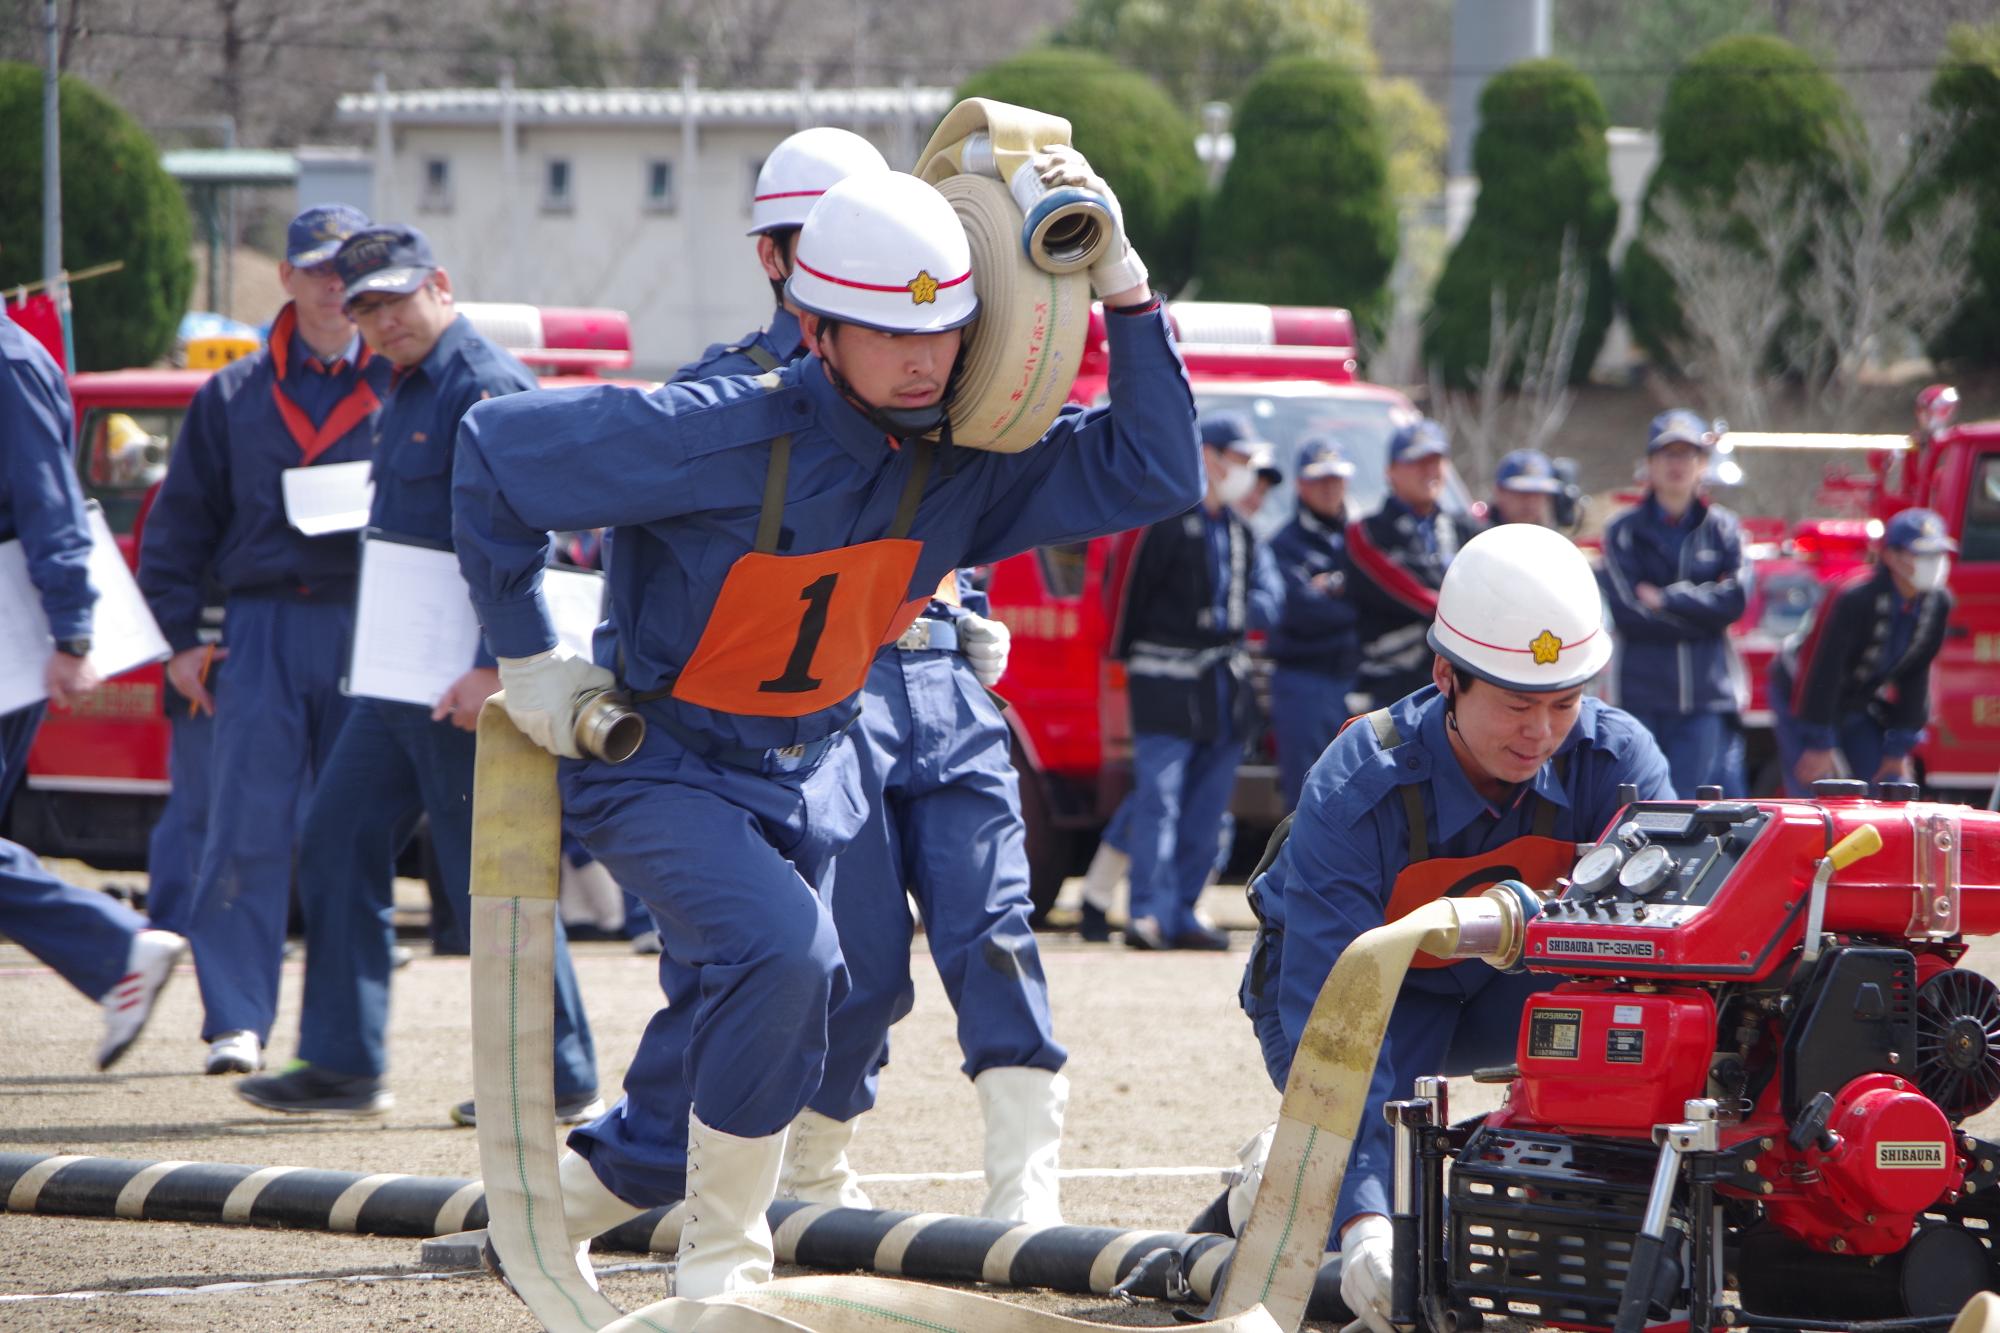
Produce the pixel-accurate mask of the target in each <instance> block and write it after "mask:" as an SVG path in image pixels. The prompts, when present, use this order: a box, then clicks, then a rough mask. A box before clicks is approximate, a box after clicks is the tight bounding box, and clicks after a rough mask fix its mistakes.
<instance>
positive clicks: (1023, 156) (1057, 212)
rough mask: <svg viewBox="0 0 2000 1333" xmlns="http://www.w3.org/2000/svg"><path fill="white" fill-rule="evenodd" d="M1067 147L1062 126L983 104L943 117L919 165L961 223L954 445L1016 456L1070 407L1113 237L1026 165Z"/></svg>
mask: <svg viewBox="0 0 2000 1333" xmlns="http://www.w3.org/2000/svg"><path fill="white" fill-rule="evenodd" d="M1069 142H1070V126H1069V122H1068V121H1067V120H1064V119H1063V118H1062V117H1060V116H1048V115H1043V114H1042V113H1041V112H1039V111H1030V110H1028V109H1027V108H1025V107H1018V106H1010V105H1008V104H1007V103H1005V102H994V101H989V100H987V99H986V98H983V97H973V98H968V99H966V100H965V101H963V102H960V103H959V104H958V105H957V106H955V107H953V108H952V109H951V110H950V111H949V112H947V113H946V114H945V117H944V119H943V120H942V121H940V122H939V123H938V128H937V132H936V133H934V134H933V135H932V136H931V141H930V142H929V143H928V144H926V145H925V146H924V150H923V152H921V153H919V154H918V155H917V170H916V175H918V176H919V177H921V178H922V179H924V180H926V181H928V182H930V183H931V184H932V185H934V186H936V187H937V189H938V192H939V193H941V194H942V195H944V197H945V198H946V199H947V200H949V201H950V202H951V206H952V208H953V209H954V210H955V211H956V212H957V213H958V217H959V221H960V222H962V223H964V224H965V234H966V239H967V241H969V242H970V243H971V246H972V274H973V282H974V283H975V285H976V286H977V287H978V290H979V321H978V322H977V323H976V324H974V325H973V326H972V328H971V329H970V330H969V331H968V333H967V344H966V350H965V360H964V363H963V364H962V365H961V366H960V368H959V372H958V383H957V387H956V389H955V391H954V393H953V395H952V400H951V429H952V441H953V443H955V444H961V445H964V446H966V447H968V448H972V449H990V450H993V451H995V452H998V453H1018V452H1019V451H1020V450H1023V449H1026V448H1027V447H1028V446H1029V445H1031V444H1033V443H1034V442H1035V441H1036V440H1039V439H1040V438H1041V437H1042V432H1044V431H1046V430H1047V429H1048V428H1049V423H1051V422H1052V421H1054V420H1055V418H1056V413H1057V412H1059V411H1061V410H1062V406H1063V404H1064V403H1065V402H1067V401H1068V399H1069V390H1070V385H1071V384H1073V383H1074V382H1075V380H1076V372H1077V364H1078V360H1079V358H1080V357H1081V356H1082V355H1083V342H1084V336H1085V334H1086V332H1087V331H1088V328H1089V324H1090V280H1089V279H1088V278H1087V277H1085V276H1084V270H1085V269H1087V268H1089V267H1090V265H1091V264H1093V263H1095V262H1096V261H1097V259H1098V257H1099V256H1100V255H1101V253H1102V252H1103V250H1104V247H1105V246H1106V245H1107V244H1108V243H1109V241H1110V238H1111V226H1110V220H1111V215H1110V212H1109V210H1108V208H1107V207H1106V205H1105V203H1104V201H1103V200H1102V199H1101V198H1098V197H1097V196H1096V195H1093V194H1090V193H1088V192H1086V191H1083V190H1078V189H1074V188H1058V189H1055V190H1050V189H1048V188H1046V187H1044V186H1043V185H1042V183H1041V181H1040V179H1039V177H1038V176H1037V174H1036V172H1035V170H1034V168H1033V165H1032V164H1031V163H1030V161H1029V159H1030V157H1031V156H1032V154H1033V153H1034V151H1035V150H1036V149H1038V148H1046V147H1050V146H1052V145H1055V144H1067V143H1069Z"/></svg>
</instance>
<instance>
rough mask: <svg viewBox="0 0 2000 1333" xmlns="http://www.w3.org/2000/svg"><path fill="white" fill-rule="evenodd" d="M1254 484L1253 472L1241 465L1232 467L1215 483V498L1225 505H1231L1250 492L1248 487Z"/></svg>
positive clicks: (1255, 481) (1255, 482)
mask: <svg viewBox="0 0 2000 1333" xmlns="http://www.w3.org/2000/svg"><path fill="white" fill-rule="evenodd" d="M1256 484H1257V474H1256V473H1255V472H1252V471H1251V470H1250V469H1249V468H1247V467H1243V466H1241V465H1238V466H1236V467H1232V468H1230V469H1229V471H1227V472H1225V473H1223V474H1222V476H1221V478H1220V479H1219V480H1217V482H1216V483H1215V498H1216V499H1218V500H1220V501H1222V503H1224V504H1226V505H1233V504H1235V503H1236V502H1237V501H1238V500H1241V499H1242V498H1243V497H1244V496H1246V495H1248V494H1250V488H1251V487H1252V486H1255V485H1256Z"/></svg>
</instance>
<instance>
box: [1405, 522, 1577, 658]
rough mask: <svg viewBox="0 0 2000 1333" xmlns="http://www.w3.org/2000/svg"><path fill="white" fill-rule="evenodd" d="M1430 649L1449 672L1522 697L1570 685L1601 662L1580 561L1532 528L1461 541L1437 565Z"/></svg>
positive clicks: (1508, 527)
mask: <svg viewBox="0 0 2000 1333" xmlns="http://www.w3.org/2000/svg"><path fill="white" fill-rule="evenodd" d="M1430 645H1431V648H1432V649H1433V650H1434V651H1436V652H1437V654H1438V655H1439V656H1440V657H1443V658H1444V659H1445V660H1446V661H1448V662H1450V663H1451V664H1452V665H1453V666H1456V667H1460V668H1462V669H1464V670H1465V671H1467V672H1469V673H1471V674H1472V675H1474V676H1477V677H1478V678H1479V679H1481V680H1484V681H1490V682H1491V683H1493V684H1495V685H1498V686H1500V687H1502V688H1503V689H1509V690H1519V691H1522V692H1523V693H1528V694H1542V693H1548V692H1551V691H1555V690H1567V689H1573V688H1575V687H1576V686H1578V685H1581V684H1583V683H1584V682H1585V681H1587V680H1589V679H1590V678H1591V677H1592V676H1595V675H1596V674H1597V673H1598V672H1600V671H1602V670H1604V668H1605V666H1606V665H1607V664H1608V663H1609V662H1610V661H1611V635H1610V633H1609V631H1607V630H1606V629H1605V627H1604V603H1603V601H1602V599H1601V598H1600V597H1599V595H1598V591H1597V577H1596V575H1594V574H1593V573H1591V569H1590V562H1589V561H1588V560H1586V559H1585V558H1584V555H1583V552H1581V551H1579V550H1577V549H1576V545H1575V544H1574V543H1573V542H1571V541H1570V539H1569V538H1567V537H1565V536H1563V535H1562V534H1561V533H1559V532H1554V531H1551V530H1550V529H1548V528H1545V527H1542V526H1541V525H1540V524H1537V523H1505V524H1502V525H1501V526H1499V527H1497V528H1488V529H1487V530H1486V531H1485V532H1482V533H1480V534H1479V535H1478V536H1477V537H1474V538H1473V539H1472V540H1471V541H1469V542H1467V543H1466V544H1465V546H1464V547H1463V548H1462V549H1461V550H1460V551H1459V553H1458V555H1457V556H1456V557H1454V558H1453V560H1452V562H1451V564H1450V565H1448V566H1446V568H1445V572H1444V586H1443V587H1441V588H1439V589H1438V609H1437V617H1436V619H1434V620H1433V621H1432V622H1431V631H1430Z"/></svg>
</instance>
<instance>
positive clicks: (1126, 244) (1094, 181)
mask: <svg viewBox="0 0 2000 1333" xmlns="http://www.w3.org/2000/svg"><path fill="white" fill-rule="evenodd" d="M1028 165H1029V166H1030V167H1031V168H1033V170H1034V171H1035V173H1036V175H1037V177H1038V178H1039V179H1040V181H1041V183H1042V185H1043V187H1044V188H1046V189H1051V190H1053V189H1056V188H1058V187H1060V186H1064V185H1073V186H1075V187H1076V188H1077V189H1079V190H1088V191H1089V192H1090V193H1092V194H1094V195H1098V196H1099V197H1101V198H1102V199H1103V200H1104V206H1105V207H1106V208H1108V209H1110V210H1111V241H1110V243H1109V244H1108V245H1106V246H1105V247H1104V257H1103V258H1101V259H1099V260H1098V261H1097V262H1096V263H1095V264H1093V265H1091V269H1090V289H1091V290H1092V291H1094V292H1096V293H1097V294H1098V295H1099V296H1116V295H1117V294H1118V293H1120V292H1129V291H1131V290H1132V289H1133V288H1134V287H1141V286H1144V285H1145V282H1146V263H1145V261H1144V260H1142V259H1140V258H1139V252H1138V251H1137V250H1134V249H1133V248H1132V242H1131V241H1129V240H1127V239H1126V237H1125V213H1124V210H1123V209H1121V208H1119V206H1118V196H1117V195H1115V194H1113V193H1111V187H1110V186H1109V185H1107V184H1105V183H1104V177H1102V176H1100V175H1098V174H1097V172H1096V170H1095V169H1094V168H1093V167H1092V166H1091V165H1090V163H1089V161H1087V160H1086V159H1085V158H1084V156H1083V154H1082V153H1079V152H1077V151H1076V149H1074V148H1071V147H1070V146H1069V145H1068V144H1051V145H1050V146H1049V147H1047V148H1042V149H1038V150H1036V152H1035V155H1034V157H1033V158H1032V159H1031V160H1030V162H1029V164H1028Z"/></svg>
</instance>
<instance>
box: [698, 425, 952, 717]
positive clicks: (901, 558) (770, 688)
mask: <svg viewBox="0 0 2000 1333" xmlns="http://www.w3.org/2000/svg"><path fill="white" fill-rule="evenodd" d="M915 447H916V448H917V450H918V452H917V454H916V456H915V458H914V459H913V460H912V465H911V469H910V475H909V479H908V481H907V482H906V483H905V485H904V488H903V496H902V500H901V502H900V503H899V504H898V506H897V511H896V520H895V523H894V525H893V526H892V527H891V528H890V530H889V535H888V536H886V537H883V538H880V539H878V540H876V541H869V542H861V543H859V544H857V545H854V546H842V547H838V548H836V549H834V550H831V551H814V552H810V553H808V554H805V555H777V554H775V553H774V552H775V550H776V547H777V542H778V533H779V531H780V524H781V521H782V513H783V508H784V494H785V472H786V470H787V468H788V466H789V463H790V458H791V439H790V437H788V436H780V437H779V438H778V439H776V440H774V441H772V444H771V464H770V471H769V473H768V474H767V475H766V478H765V486H764V507H763V512H762V514H761V515H760V517H759V519H758V524H757V540H756V545H755V546H754V547H753V549H752V550H751V551H750V552H749V554H747V555H744V556H741V557H739V558H738V559H737V561H736V563H735V564H733V565H731V566H730V567H729V574H728V576H727V577H726V578H724V579H723V581H722V590H721V592H719V593H718V594H717V595H716V598H715V607H714V609H713V610H711V611H710V612H709V614H708V623H707V625H705V626H704V627H703V628H702V632H701V641H700V642H699V643H697V644H696V645H695V649H694V653H693V655H692V656H690V657H689V658H688V661H687V665H686V666H685V667H683V668H681V672H680V675H679V676H678V677H676V678H675V680H674V684H673V688H672V690H671V693H672V695H673V697H674V698H676V699H680V700H682V701H684V702H686V703H691V704H695V705H697V706H699V707H702V708H712V709H714V710H716V711H717V712H720V713H735V714H738V715H739V716H745V717H803V716H805V715H806V714H807V713H816V712H818V711H819V710H820V709H822V708H829V707H831V706H833V705H834V704H837V703H839V702H840V701H841V700H842V699H845V698H847V697H848V696H849V695H852V694H853V693H854V692H855V691H857V690H859V689H860V688H861V687H862V685H863V684H865V683H866V681H867V679H868V666H869V663H871V662H872V661H873V660H874V658H875V653H876V650H877V649H879V648H880V647H881V646H882V644H883V643H884V641H885V640H887V639H890V638H893V637H894V636H895V632H896V631H895V626H896V622H897V621H898V620H900V619H902V618H903V613H904V611H905V609H906V601H905V599H906V598H907V597H908V595H909V588H910V579H911V576H912V575H914V574H915V572H916V568H917V556H918V554H919V553H920V552H921V551H922V550H923V545H924V544H923V543H922V542H920V541H914V540H912V539H910V538H908V537H906V536H904V535H903V534H905V533H907V532H908V531H909V530H910V524H911V521H912V520H913V519H914V518H915V517H916V508H917V501H918V500H919V499H920V498H921V497H922V495H923V487H924V481H925V479H926V477H927V476H928V475H929V472H930V460H931V451H930V446H929V445H928V444H926V443H922V442H919V443H918V444H917V445H916V446H915ZM917 605H918V606H919V607H921V605H922V603H921V602H919V603H917Z"/></svg>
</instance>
